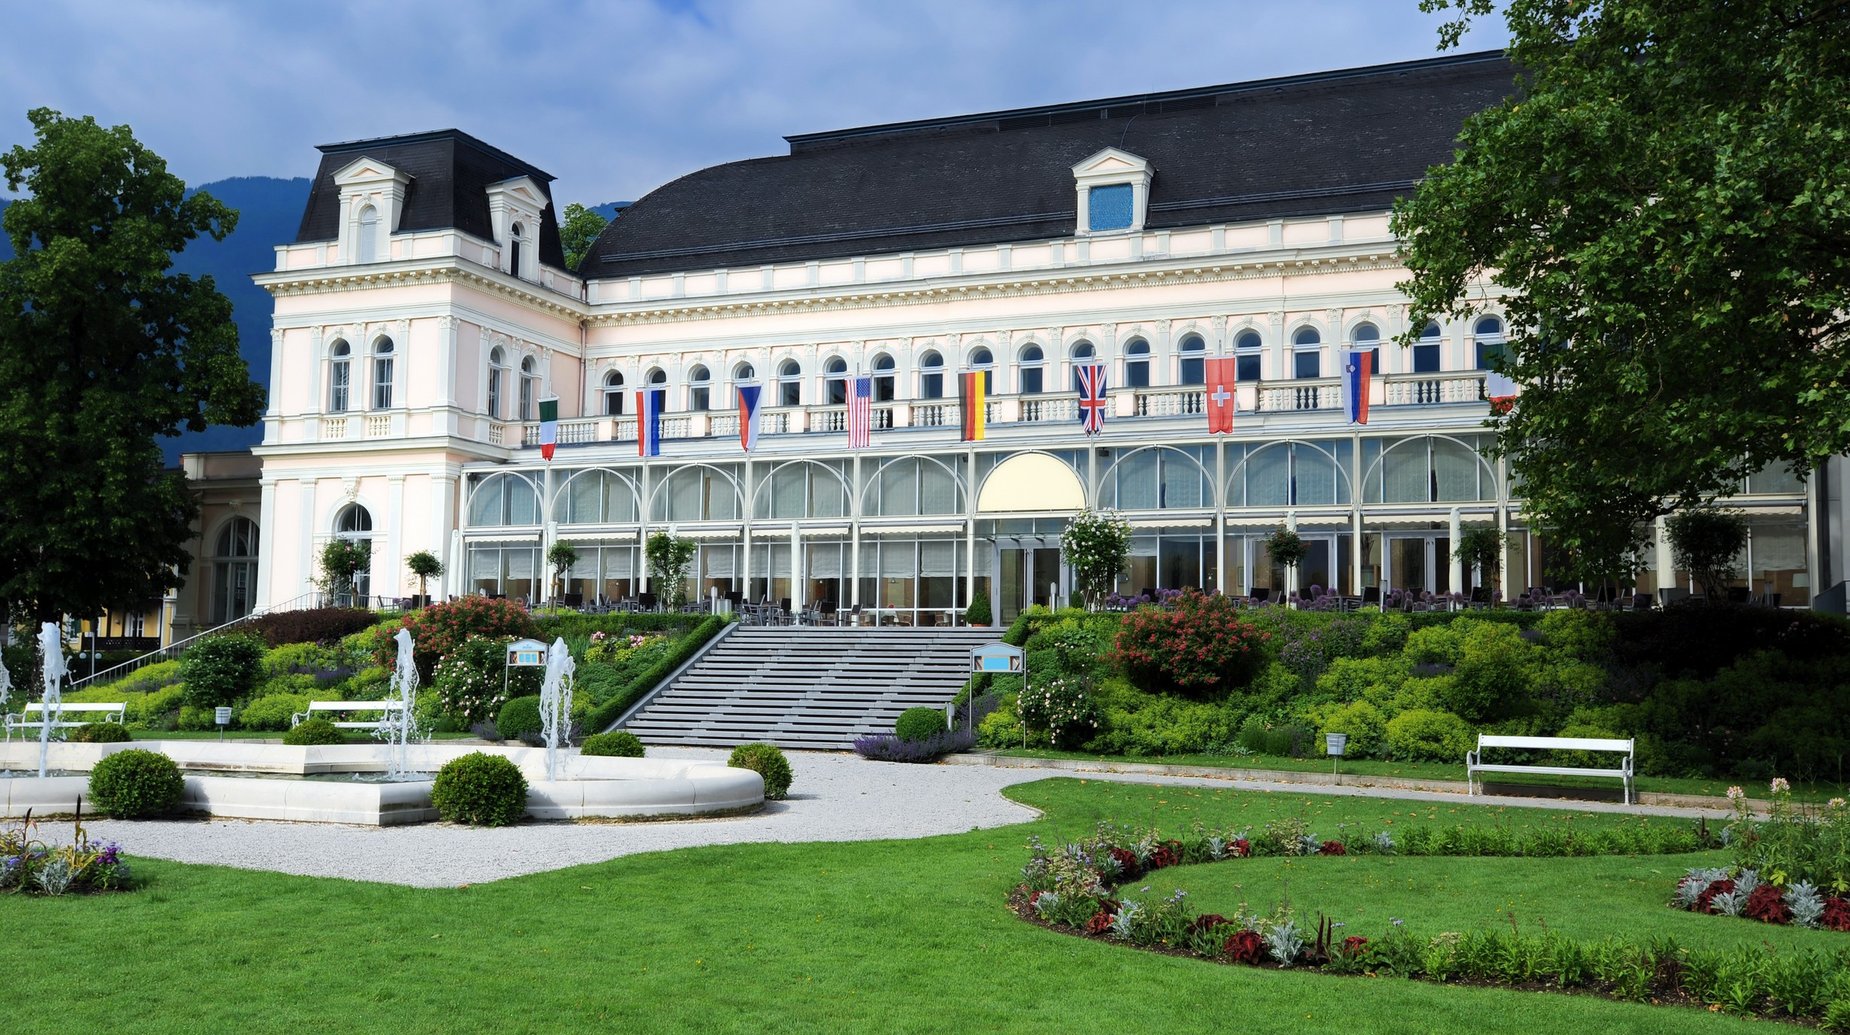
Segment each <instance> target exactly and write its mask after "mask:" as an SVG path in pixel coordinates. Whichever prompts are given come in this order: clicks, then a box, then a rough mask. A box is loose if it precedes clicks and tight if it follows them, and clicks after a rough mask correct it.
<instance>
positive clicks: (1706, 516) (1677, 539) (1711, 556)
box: [1664, 507, 1747, 604]
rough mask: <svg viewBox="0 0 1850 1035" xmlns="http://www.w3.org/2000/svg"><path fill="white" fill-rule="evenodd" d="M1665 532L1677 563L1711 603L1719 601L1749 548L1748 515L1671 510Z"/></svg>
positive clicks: (1729, 512)
mask: <svg viewBox="0 0 1850 1035" xmlns="http://www.w3.org/2000/svg"><path fill="white" fill-rule="evenodd" d="M1664 532H1665V535H1666V536H1667V537H1668V538H1669V540H1670V556H1671V558H1672V559H1673V560H1674V561H1675V562H1676V565H1677V567H1679V568H1682V569H1683V570H1684V571H1687V572H1689V576H1690V578H1692V579H1694V580H1696V584H1697V585H1698V586H1701V587H1702V594H1703V596H1705V597H1707V598H1708V601H1709V603H1711V604H1717V603H1720V602H1721V601H1722V599H1723V598H1724V597H1725V596H1726V594H1727V592H1728V583H1730V582H1733V581H1734V578H1735V576H1736V575H1737V574H1739V571H1738V569H1736V568H1735V565H1734V562H1735V558H1737V557H1739V556H1740V555H1741V551H1742V550H1744V549H1746V548H1747V519H1746V518H1744V517H1742V516H1741V515H1740V514H1739V513H1736V512H1734V511H1726V510H1716V509H1715V508H1714V507H1697V508H1695V509H1693V510H1686V511H1683V512H1682V513H1681V514H1672V515H1671V516H1670V519H1669V520H1667V521H1665V522H1664Z"/></svg>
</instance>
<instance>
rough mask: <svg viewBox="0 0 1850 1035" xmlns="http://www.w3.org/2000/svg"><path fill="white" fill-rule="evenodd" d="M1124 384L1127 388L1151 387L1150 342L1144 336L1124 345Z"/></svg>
mask: <svg viewBox="0 0 1850 1035" xmlns="http://www.w3.org/2000/svg"><path fill="white" fill-rule="evenodd" d="M1124 385H1125V387H1127V388H1148V387H1150V343H1149V342H1147V341H1144V340H1143V339H1142V338H1137V339H1135V340H1133V341H1132V342H1131V343H1130V344H1129V345H1126V346H1124Z"/></svg>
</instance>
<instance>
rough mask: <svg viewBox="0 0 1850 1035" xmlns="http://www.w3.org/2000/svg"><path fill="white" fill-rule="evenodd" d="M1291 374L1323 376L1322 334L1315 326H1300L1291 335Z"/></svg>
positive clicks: (1296, 375) (1294, 375)
mask: <svg viewBox="0 0 1850 1035" xmlns="http://www.w3.org/2000/svg"><path fill="white" fill-rule="evenodd" d="M1291 376H1292V377H1322V376H1323V335H1321V334H1318V333H1317V328H1315V327H1300V328H1298V331H1297V333H1296V334H1293V335H1292V336H1291Z"/></svg>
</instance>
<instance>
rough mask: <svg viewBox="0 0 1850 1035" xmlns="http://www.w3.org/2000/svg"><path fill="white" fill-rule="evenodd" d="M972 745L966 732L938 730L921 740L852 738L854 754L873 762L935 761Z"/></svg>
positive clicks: (881, 735) (876, 735) (884, 735)
mask: <svg viewBox="0 0 1850 1035" xmlns="http://www.w3.org/2000/svg"><path fill="white" fill-rule="evenodd" d="M975 744H976V735H975V734H973V733H971V732H970V731H969V730H940V731H938V732H937V733H933V734H932V735H931V736H929V737H926V738H924V739H923V740H906V739H904V738H901V737H898V736H895V735H893V734H891V733H874V734H870V735H868V736H865V737H856V738H854V753H855V754H857V755H860V756H861V757H862V758H871V759H873V760H874V761H876V762H936V761H937V760H938V759H940V758H943V757H944V756H945V755H948V754H950V753H952V752H954V751H968V750H970V748H971V747H973V746H975Z"/></svg>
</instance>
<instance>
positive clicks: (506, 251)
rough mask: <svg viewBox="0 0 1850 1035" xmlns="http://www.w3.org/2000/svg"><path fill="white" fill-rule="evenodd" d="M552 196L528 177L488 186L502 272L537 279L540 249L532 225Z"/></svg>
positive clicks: (534, 224)
mask: <svg viewBox="0 0 1850 1035" xmlns="http://www.w3.org/2000/svg"><path fill="white" fill-rule="evenodd" d="M550 204H552V199H551V198H550V197H548V196H547V194H546V191H545V189H544V188H542V187H541V186H540V185H539V183H538V182H537V181H535V180H534V179H533V177H531V176H516V177H514V178H513V179H511V180H502V181H501V182H499V183H491V184H489V185H488V225H489V226H490V228H492V229H493V231H494V235H495V240H496V241H499V242H501V258H500V263H501V272H503V273H507V274H511V275H513V276H516V277H519V278H520V279H522V280H538V279H539V276H540V271H539V261H538V260H539V248H538V246H537V242H538V234H537V232H536V231H535V228H536V227H538V226H539V225H540V213H542V212H544V211H545V210H546V206H548V205H550Z"/></svg>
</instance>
